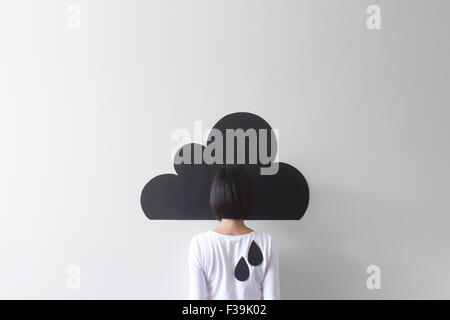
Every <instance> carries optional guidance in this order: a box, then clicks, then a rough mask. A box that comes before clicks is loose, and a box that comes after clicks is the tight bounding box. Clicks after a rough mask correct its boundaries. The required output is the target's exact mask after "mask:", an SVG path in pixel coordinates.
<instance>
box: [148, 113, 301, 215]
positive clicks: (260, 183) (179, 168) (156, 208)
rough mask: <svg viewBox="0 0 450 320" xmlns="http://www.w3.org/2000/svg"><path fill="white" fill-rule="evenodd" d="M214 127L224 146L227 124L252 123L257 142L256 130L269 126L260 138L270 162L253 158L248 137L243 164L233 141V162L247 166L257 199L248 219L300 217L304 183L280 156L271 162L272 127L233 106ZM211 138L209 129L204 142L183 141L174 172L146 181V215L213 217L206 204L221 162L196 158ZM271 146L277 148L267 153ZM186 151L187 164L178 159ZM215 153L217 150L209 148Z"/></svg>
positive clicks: (241, 126)
mask: <svg viewBox="0 0 450 320" xmlns="http://www.w3.org/2000/svg"><path fill="white" fill-rule="evenodd" d="M214 129H217V130H218V131H220V132H221V133H222V134H223V146H226V137H227V135H226V131H227V129H232V130H236V129H242V130H243V131H247V129H255V130H256V132H258V135H257V141H258V146H260V144H259V143H260V141H261V139H262V138H261V135H260V134H259V132H260V131H259V130H260V129H266V130H269V131H267V132H268V138H267V139H265V140H262V141H264V142H266V143H267V145H268V150H269V152H267V153H268V154H269V158H270V160H271V163H267V161H261V159H260V158H259V157H258V158H257V160H256V163H255V161H253V162H252V161H251V160H250V156H249V142H248V141H246V144H245V161H244V163H243V164H241V162H242V161H241V162H238V159H237V154H238V152H237V143H236V144H235V146H234V160H233V163H234V164H238V165H241V166H242V167H244V168H245V169H246V170H247V171H248V173H249V174H250V176H251V177H252V180H253V183H254V186H255V194H256V203H255V209H254V212H253V215H252V217H251V218H250V219H251V220H300V219H301V218H302V217H303V215H304V214H305V211H306V209H307V207H308V203H309V188H308V184H307V182H306V179H305V178H304V177H303V175H302V174H301V173H300V171H298V170H297V169H296V168H294V167H293V166H291V165H289V164H287V163H283V162H277V163H274V159H275V155H276V150H278V149H277V148H278V146H277V140H276V139H272V141H274V143H275V144H274V146H272V145H271V136H270V134H271V132H272V131H271V129H272V128H271V127H270V125H269V124H268V123H267V122H266V121H265V120H264V119H262V118H261V117H259V116H257V115H255V114H251V113H247V112H237V113H232V114H229V115H227V116H225V117H223V118H222V119H220V120H219V121H218V122H217V123H216V125H215V126H214V127H213V130H214ZM217 130H216V132H217ZM272 134H273V133H272ZM273 137H275V135H274V136H273ZM214 140H215V139H214V137H213V136H212V135H211V134H210V135H209V137H208V141H207V145H206V146H203V145H200V144H195V143H190V144H186V145H184V146H183V147H181V148H180V149H179V150H178V152H177V153H176V155H175V159H174V168H175V171H176V173H177V174H162V175H159V176H156V177H154V178H153V179H151V180H150V181H149V182H148V183H147V184H146V185H145V187H144V189H143V190H142V193H141V206H142V210H143V211H144V213H145V215H146V216H147V218H149V219H158V220H213V219H214V217H213V215H212V213H211V210H210V209H209V193H210V188H211V183H212V180H213V178H214V175H215V173H216V172H217V170H218V169H219V168H221V167H223V166H225V164H217V163H213V164H207V163H205V160H204V159H203V157H202V159H200V163H198V161H197V162H194V155H195V152H196V151H201V152H203V151H205V149H206V148H207V147H208V146H209V145H210V144H211V143H213V142H214ZM224 149H226V148H224ZM230 150H231V149H230ZM270 150H275V152H273V153H272V154H271V153H270ZM258 151H259V147H258ZM185 152H188V153H187V154H186V155H189V152H190V156H189V158H190V159H191V160H192V161H191V162H190V163H191V164H188V163H181V164H178V163H180V159H181V158H182V157H183V155H184V153H185ZM230 154H231V152H230ZM186 155H185V156H186ZM214 155H215V153H213V156H214ZM185 158H186V157H185ZM221 158H223V161H222V163H226V164H230V161H228V162H227V154H226V150H223V155H222V157H221ZM231 158H233V157H231ZM266 160H267V159H266ZM185 162H186V161H185ZM274 164H275V165H278V171H277V172H276V174H272V175H262V174H261V169H262V168H268V167H270V166H274Z"/></svg>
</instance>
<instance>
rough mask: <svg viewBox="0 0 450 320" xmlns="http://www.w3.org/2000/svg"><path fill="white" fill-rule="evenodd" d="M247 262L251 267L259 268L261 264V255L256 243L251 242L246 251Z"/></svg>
mask: <svg viewBox="0 0 450 320" xmlns="http://www.w3.org/2000/svg"><path fill="white" fill-rule="evenodd" d="M248 262H249V263H250V264H251V265H252V266H259V265H260V264H261V263H262V262H263V254H262V252H261V249H259V247H258V245H257V244H256V242H255V241H254V240H253V241H252V244H251V245H250V249H249V250H248Z"/></svg>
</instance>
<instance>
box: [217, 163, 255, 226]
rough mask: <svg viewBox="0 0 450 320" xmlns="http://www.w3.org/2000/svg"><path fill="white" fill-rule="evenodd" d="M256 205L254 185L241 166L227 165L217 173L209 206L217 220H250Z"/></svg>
mask: <svg viewBox="0 0 450 320" xmlns="http://www.w3.org/2000/svg"><path fill="white" fill-rule="evenodd" d="M254 204H255V194H254V188H253V183H252V179H251V178H250V175H249V174H248V173H247V171H245V170H244V169H243V168H242V167H239V166H235V165H227V166H225V167H223V168H221V169H220V170H219V171H218V172H217V173H216V176H215V177H214V180H213V182H212V185H211V193H210V196H209V206H210V207H211V210H212V212H213V214H214V216H215V217H216V219H217V220H219V221H220V220H222V219H248V218H249V217H250V215H251V214H252V212H253V207H254Z"/></svg>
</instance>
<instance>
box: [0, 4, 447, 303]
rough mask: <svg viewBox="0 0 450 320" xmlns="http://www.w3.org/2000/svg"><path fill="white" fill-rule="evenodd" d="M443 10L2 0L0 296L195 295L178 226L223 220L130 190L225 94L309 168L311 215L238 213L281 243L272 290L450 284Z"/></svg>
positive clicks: (186, 236) (442, 292)
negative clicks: (164, 216) (77, 18)
mask: <svg viewBox="0 0 450 320" xmlns="http://www.w3.org/2000/svg"><path fill="white" fill-rule="evenodd" d="M70 4H76V5H78V6H79V7H80V8H81V29H80V30H72V29H68V28H67V27H66V19H67V14H66V8H67V7H68V6H69V5H70ZM370 4H378V5H379V6H380V7H381V10H382V11H381V12H382V29H381V30H378V31H369V30H368V29H367V28H366V18H367V14H366V8H367V6H369V5H370ZM449 10H450V4H449V2H448V1H445V0H442V1H439V0H434V1H432V3H431V2H429V1H425V0H422V1H406V0H403V1H386V0H378V1H366V0H361V1H356V0H354V1H351V0H346V1H333V0H328V1H325V0H320V1H317V0H310V1H300V0H295V1H294V0H289V1H288V0H283V1H274V0H273V1H261V0H244V1H242V0H240V1H237V0H235V1H232V0H226V1H225V0H208V1H206V0H195V1H192V0H191V1H187V0H179V1H173V0H170V1H167V0H164V1H124V0H123V1H106V0H103V1H92V0H89V1H88V0H78V1H56V0H53V1H51V0H45V1H44V0H42V1H32V0H29V1H17V0H11V1H3V2H2V4H1V6H0V88H1V89H0V90H1V91H0V133H1V134H0V152H1V157H0V164H1V165H0V177H1V178H0V194H1V198H0V298H62V299H67V298H157V299H166V298H174V299H183V298H187V280H186V276H187V265H186V258H187V246H188V241H189V240H190V238H191V237H192V236H193V235H194V234H195V233H198V232H201V231H205V230H208V229H210V228H213V227H214V226H215V225H216V223H215V222H214V221H200V222H199V221H150V220H148V219H147V218H146V217H145V216H144V214H143V213H142V211H141V208H140V204H139V197H140V192H141V190H142V187H143V186H144V185H145V183H146V182H147V181H148V180H149V179H151V178H152V177H153V176H155V175H157V174H160V173H166V172H174V170H173V167H172V165H171V159H170V151H171V148H172V146H173V145H174V143H173V142H171V140H170V135H171V133H172V131H173V130H175V129H177V128H180V127H184V128H189V129H191V128H192V125H193V121H194V120H202V121H203V124H204V125H205V126H209V127H211V126H213V125H214V123H215V122H216V121H217V120H218V119H219V118H220V117H222V116H224V115H226V114H228V113H231V112H235V111H250V112H254V113H256V114H258V115H260V116H262V117H263V118H264V119H266V120H267V121H268V122H269V123H270V124H271V125H272V126H273V127H274V128H278V129H279V130H280V148H281V149H280V152H281V160H282V161H284V162H288V163H290V164H292V165H294V166H296V167H297V168H298V169H299V170H301V171H302V173H303V174H304V175H305V177H306V178H307V180H308V182H309V184H310V188H311V203H310V207H309V209H308V211H307V213H306V215H305V216H304V218H303V219H302V220H300V221H270V222H269V221H257V222H251V223H250V224H249V225H250V226H251V227H252V228H255V229H258V230H262V231H265V232H268V233H270V234H272V235H273V237H274V238H275V240H276V241H277V242H278V246H279V249H280V260H281V277H282V296H283V298H291V299H296V298H363V299H365V298H447V299H448V298H450V290H449V287H450V277H449V275H448V270H449V269H450V256H449V249H450V248H449V244H450V233H449V232H448V230H449V228H448V226H449V225H450V216H449V213H450V203H449V201H448V193H449V190H450V169H449V165H448V164H449V163H450V151H449V143H450V126H449V124H450V123H449V122H450V110H449V106H450V93H449V71H450V64H449V59H448V57H449V56H450V52H449V51H450V45H449V35H448V32H449V19H448V12H449ZM155 150H157V152H155ZM280 210H283V207H282V205H280ZM72 264H74V265H78V266H79V267H80V268H81V288H80V289H79V290H68V289H67V288H66V279H67V277H68V275H67V273H66V268H67V266H69V265H72ZM371 264H376V265H379V266H380V268H381V270H382V289H381V290H373V291H370V290H368V289H367V288H366V278H367V276H368V275H367V274H366V268H367V266H369V265H371Z"/></svg>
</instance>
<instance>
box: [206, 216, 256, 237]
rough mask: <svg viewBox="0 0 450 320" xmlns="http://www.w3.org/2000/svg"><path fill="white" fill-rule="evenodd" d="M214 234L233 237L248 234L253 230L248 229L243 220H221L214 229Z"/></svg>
mask: <svg viewBox="0 0 450 320" xmlns="http://www.w3.org/2000/svg"><path fill="white" fill-rule="evenodd" d="M214 231H215V232H218V233H222V234H226V235H230V236H235V235H241V234H246V233H250V232H252V231H253V230H252V229H250V228H248V227H247V226H246V225H245V223H244V220H240V219H222V221H221V223H220V225H219V226H218V227H217V228H216V229H214Z"/></svg>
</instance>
